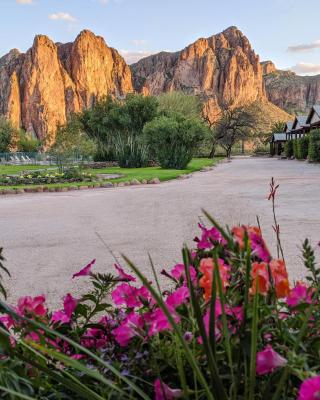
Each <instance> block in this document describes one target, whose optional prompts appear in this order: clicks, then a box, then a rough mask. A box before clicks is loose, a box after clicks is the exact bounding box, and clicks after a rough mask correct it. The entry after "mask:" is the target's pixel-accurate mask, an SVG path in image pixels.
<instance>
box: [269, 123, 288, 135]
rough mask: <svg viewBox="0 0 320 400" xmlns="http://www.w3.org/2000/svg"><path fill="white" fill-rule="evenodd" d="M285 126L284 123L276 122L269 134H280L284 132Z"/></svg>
mask: <svg viewBox="0 0 320 400" xmlns="http://www.w3.org/2000/svg"><path fill="white" fill-rule="evenodd" d="M285 126H286V122H284V121H277V122H275V123H274V124H272V126H271V133H281V132H284V127H285Z"/></svg>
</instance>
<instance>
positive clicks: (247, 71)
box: [0, 27, 318, 144]
mask: <svg viewBox="0 0 320 400" xmlns="http://www.w3.org/2000/svg"><path fill="white" fill-rule="evenodd" d="M277 74H279V72H276V70H275V67H274V65H273V64H272V63H271V62H266V63H260V62H259V57H258V56H257V55H256V54H255V52H254V51H253V49H252V48H251V45H250V43H249V41H248V39H247V38H246V37H245V36H244V35H243V34H242V33H241V32H240V31H239V30H238V29H237V28H235V27H230V28H228V29H226V30H225V31H223V32H222V33H219V34H217V35H214V36H211V37H209V38H206V39H199V40H197V41H196V42H194V43H193V44H191V45H189V46H187V47H186V48H185V49H183V50H181V51H178V52H176V53H168V52H161V53H159V54H156V55H153V56H150V57H147V58H144V59H142V60H140V61H139V62H138V63H136V64H134V65H132V66H131V68H130V67H129V66H128V65H127V64H126V63H125V61H124V60H123V58H122V57H121V56H120V55H119V53H118V52H117V51H116V50H115V49H113V48H111V47H108V46H107V45H106V43H105V41H104V39H103V38H101V37H99V36H96V35H94V34H93V33H92V32H90V31H88V30H85V31H82V32H81V33H80V34H79V35H78V37H77V38H76V40H75V41H74V42H71V43H65V44H62V43H53V42H52V41H51V40H50V39H49V38H48V37H47V36H43V35H39V36H36V37H35V39H34V43H33V46H32V47H31V48H30V49H29V50H28V51H27V52H26V53H25V54H22V53H19V51H18V50H12V51H10V53H9V54H7V55H5V56H4V57H2V58H0V115H4V116H6V117H7V118H9V119H10V120H11V121H12V123H13V124H14V126H16V127H23V128H24V129H26V130H28V131H30V132H33V133H34V134H35V135H36V136H37V137H39V138H44V137H45V138H46V139H48V141H47V143H48V144H50V143H52V142H53V141H54V136H55V131H56V128H57V126H58V125H59V124H64V123H65V122H66V120H67V117H68V115H69V114H70V113H72V112H77V111H80V110H82V109H84V108H88V107H91V106H92V104H94V102H95V101H96V100H97V99H98V98H100V97H102V96H104V95H107V94H110V95H113V96H116V97H124V96H125V95H126V94H127V93H129V92H132V91H133V90H134V89H135V90H136V91H137V92H140V93H143V94H145V95H147V94H152V95H158V94H161V93H163V92H168V91H174V90H183V91H186V92H189V93H192V94H197V95H199V96H200V97H201V98H202V100H203V101H204V111H205V112H206V114H207V115H208V117H209V118H210V119H211V120H214V119H216V118H217V116H218V115H219V109H220V107H221V105H222V104H225V103H233V104H234V105H242V104H247V103H252V102H258V103H260V104H263V105H264V107H263V108H264V110H267V112H268V113H269V114H270V121H274V120H285V119H288V118H289V116H288V114H286V113H285V112H283V111H282V110H280V109H278V108H277V107H275V106H272V107H269V105H270V103H269V102H268V98H269V99H270V100H271V101H272V102H274V103H275V104H277V105H279V106H283V107H287V102H286V101H284V100H283V96H284V95H285V93H284V92H281V91H280V90H282V89H281V88H279V87H278V85H277V84H275V85H273V83H272V82H273V81H274V80H275V79H276V77H277ZM263 76H264V79H263ZM279 79H280V78H279ZM281 79H282V78H281ZM295 79H296V78H295ZM264 81H265V83H266V85H267V90H268V98H267V96H266V92H265V84H264ZM283 90H284V91H285V90H287V89H283ZM290 90H291V91H292V90H293V89H290ZM290 93H291V92H290ZM307 93H308V96H309V97H310V101H312V100H311V97H312V93H314V96H313V97H315V94H316V93H318V89H317V88H316V87H314V88H313V89H310V87H309V86H308V87H306V88H305V87H303V90H302V89H301V93H300V94H299V93H297V94H296V98H295V100H294V101H295V102H296V101H298V98H301V97H303V96H306V95H307ZM290 96H291V94H290ZM285 97H286V96H285ZM303 102H304V101H302V103H303ZM302 105H303V104H302ZM287 108H289V107H287ZM269 114H268V115H269Z"/></svg>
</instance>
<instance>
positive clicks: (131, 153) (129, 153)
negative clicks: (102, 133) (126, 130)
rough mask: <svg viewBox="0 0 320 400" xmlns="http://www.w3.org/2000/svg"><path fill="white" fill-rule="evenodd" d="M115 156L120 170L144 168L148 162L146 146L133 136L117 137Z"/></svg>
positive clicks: (140, 139)
mask: <svg viewBox="0 0 320 400" xmlns="http://www.w3.org/2000/svg"><path fill="white" fill-rule="evenodd" d="M115 154H116V158H117V161H118V164H119V166H120V167H122V168H140V167H146V166H147V165H148V162H149V151H148V146H147V145H146V144H145V143H144V142H143V140H142V138H138V137H136V136H135V135H128V136H124V137H123V136H122V135H119V136H118V138H117V140H115Z"/></svg>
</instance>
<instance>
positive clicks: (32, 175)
mask: <svg viewBox="0 0 320 400" xmlns="http://www.w3.org/2000/svg"><path fill="white" fill-rule="evenodd" d="M93 180H94V176H93V175H92V174H90V173H87V172H82V171H81V170H79V169H78V168H70V169H68V170H65V171H64V172H62V173H60V172H56V171H29V172H27V173H22V174H20V175H0V186H17V185H43V184H50V183H72V182H92V181H93Z"/></svg>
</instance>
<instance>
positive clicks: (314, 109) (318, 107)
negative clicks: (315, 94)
mask: <svg viewBox="0 0 320 400" xmlns="http://www.w3.org/2000/svg"><path fill="white" fill-rule="evenodd" d="M314 113H316V114H318V117H319V118H320V105H319V104H315V105H314V106H312V108H311V109H310V112H309V114H308V118H307V121H306V123H307V124H310V121H311V119H312V116H313V114H314Z"/></svg>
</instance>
